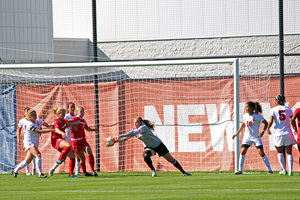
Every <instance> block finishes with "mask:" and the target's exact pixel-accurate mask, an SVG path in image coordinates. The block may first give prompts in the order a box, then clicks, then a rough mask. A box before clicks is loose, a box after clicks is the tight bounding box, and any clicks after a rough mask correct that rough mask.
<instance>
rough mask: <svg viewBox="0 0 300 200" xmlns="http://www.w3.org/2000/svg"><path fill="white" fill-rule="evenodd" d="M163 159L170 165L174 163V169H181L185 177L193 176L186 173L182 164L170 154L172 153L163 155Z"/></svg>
mask: <svg viewBox="0 0 300 200" xmlns="http://www.w3.org/2000/svg"><path fill="white" fill-rule="evenodd" d="M163 157H164V158H165V159H166V160H167V161H169V162H170V163H172V164H173V165H174V167H176V168H177V169H179V170H180V171H181V173H182V174H183V175H185V176H191V174H190V173H188V172H186V171H184V169H183V168H182V166H181V165H180V163H179V162H178V161H177V160H176V159H175V158H174V157H173V156H172V155H171V154H170V152H168V153H166V154H165V155H163Z"/></svg>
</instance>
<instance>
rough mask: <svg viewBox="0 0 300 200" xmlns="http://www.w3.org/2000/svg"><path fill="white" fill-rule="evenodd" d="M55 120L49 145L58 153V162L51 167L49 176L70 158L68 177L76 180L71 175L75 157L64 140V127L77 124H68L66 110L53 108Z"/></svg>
mask: <svg viewBox="0 0 300 200" xmlns="http://www.w3.org/2000/svg"><path fill="white" fill-rule="evenodd" d="M52 111H53V113H54V115H55V116H56V119H54V121H53V126H54V128H55V132H54V133H52V134H51V145H52V146H53V147H54V148H55V149H56V150H58V151H59V152H61V153H60V155H59V158H58V160H57V161H56V163H55V164H54V165H53V167H52V168H51V169H50V171H49V176H53V173H54V171H55V169H56V168H57V167H58V166H59V165H60V164H62V162H63V161H64V160H65V159H66V157H67V156H68V157H69V158H70V162H69V177H72V178H77V177H76V175H75V174H74V173H73V171H74V167H75V155H74V153H73V151H72V150H71V145H70V143H68V142H67V141H66V140H65V138H66V133H65V129H66V127H71V126H74V125H78V124H79V122H69V121H68V120H66V119H65V115H66V109H64V108H54V109H53V110H52Z"/></svg>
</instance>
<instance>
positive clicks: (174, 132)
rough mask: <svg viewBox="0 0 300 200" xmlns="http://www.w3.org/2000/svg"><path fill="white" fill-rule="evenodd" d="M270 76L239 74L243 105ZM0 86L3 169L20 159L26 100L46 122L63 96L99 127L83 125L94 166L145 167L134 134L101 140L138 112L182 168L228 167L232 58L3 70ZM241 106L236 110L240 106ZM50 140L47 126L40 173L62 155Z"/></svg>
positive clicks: (256, 164)
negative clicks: (109, 143) (221, 61)
mask: <svg viewBox="0 0 300 200" xmlns="http://www.w3.org/2000/svg"><path fill="white" fill-rule="evenodd" d="M221 73H222V74H225V75H224V76H220V74H221ZM269 82H270V78H269V77H268V76H262V75H258V76H255V75H253V76H248V77H241V78H240V91H241V93H240V99H241V105H243V103H244V102H246V101H248V100H252V101H259V102H261V103H263V102H264V101H265V100H266V99H267V98H268V88H269ZM1 88H2V98H3V99H5V101H3V104H2V106H1V107H2V110H3V113H2V114H3V115H2V117H3V118H5V117H6V119H7V118H8V119H9V120H6V124H3V125H2V129H6V128H9V129H10V130H6V131H7V134H6V135H7V137H6V144H5V145H2V146H1V152H4V153H2V154H1V163H2V164H1V169H0V170H1V172H2V173H5V172H9V171H10V170H11V169H13V168H14V167H15V166H16V165H17V164H18V163H20V162H21V161H22V160H24V157H25V156H24V148H23V145H19V144H16V138H15V134H16V124H17V123H18V121H19V120H20V119H21V118H23V116H24V109H25V107H30V108H33V109H34V110H36V111H37V114H38V117H39V118H41V119H43V120H44V121H45V122H47V123H49V124H51V123H52V122H53V120H54V118H55V116H54V115H53V114H52V113H51V112H50V110H51V109H53V108H55V107H66V105H67V103H69V102H74V103H75V105H76V107H77V106H83V107H84V108H85V116H84V118H85V120H86V121H87V124H88V126H90V127H92V128H94V127H97V126H98V125H99V133H98V132H88V131H86V137H87V141H88V143H89V144H90V146H91V148H92V150H93V153H94V156H95V159H96V164H95V165H96V166H95V168H96V169H98V170H99V169H100V170H101V171H148V170H149V169H148V166H147V165H146V164H145V163H144V160H143V156H142V152H143V145H142V143H141V141H139V140H138V139H136V138H131V139H130V140H128V141H126V142H124V143H118V144H116V145H115V146H113V147H111V148H106V147H105V143H104V141H105V139H106V138H107V137H109V136H117V135H119V134H124V133H127V132H129V131H130V130H131V129H132V128H133V127H134V125H133V119H134V118H135V117H137V116H140V117H142V118H144V119H148V120H150V121H152V122H154V123H155V134H156V135H157V136H158V137H159V138H160V139H161V140H162V141H163V142H164V144H165V145H166V146H167V148H168V149H169V151H170V153H171V154H172V155H173V157H175V158H176V159H177V160H178V161H179V163H181V165H182V166H183V168H184V169H185V170H188V171H225V170H234V140H232V139H231V137H232V135H233V134H234V121H233V114H234V113H233V102H234V101H233V96H234V95H233V91H234V79H233V65H229V64H218V65H216V64H209V65H180V66H178V65H176V66H172V65H167V66H143V67H110V68H108V67H107V68H82V69H81V68H79V69H78V68H74V69H73V68H68V69H55V70H53V69H46V70H45V69H44V70H38V69H26V70H25V69H22V70H2V71H1ZM240 112H241V113H240V116H242V113H243V109H240ZM4 113H5V116H4ZM98 122H99V124H97V123H98ZM8 135H10V136H8ZM265 138H267V137H265ZM50 141H51V139H50V133H49V134H43V135H42V136H41V137H40V145H39V150H40V151H41V153H42V159H43V171H44V172H48V170H49V169H50V168H51V166H52V165H53V164H54V163H55V161H56V160H57V159H58V156H59V154H60V153H59V152H58V151H57V150H55V149H54V148H53V147H52V146H51V143H50ZM264 144H265V141H264ZM267 148H268V147H267ZM4 149H5V150H4ZM253 149H254V148H253ZM2 150H3V151H2ZM254 150H255V149H254ZM247 156H249V157H251V159H250V158H249V159H248V160H251V163H250V164H248V163H247V162H246V163H245V168H246V169H254V170H264V165H263V163H262V161H261V160H259V159H260V158H258V157H259V155H258V154H257V153H256V152H253V153H252V152H249V153H248V154H247ZM252 157H253V159H252ZM256 158H258V159H256ZM152 160H153V164H154V167H155V168H156V169H157V170H163V171H174V170H176V168H175V167H174V166H173V165H172V164H170V163H168V162H167V161H166V160H165V159H163V158H162V157H159V156H157V155H156V156H153V157H152ZM68 162H69V159H68V158H67V159H66V162H65V163H64V164H63V165H61V166H60V167H59V168H58V169H57V170H56V172H68ZM87 169H88V171H89V167H87ZM24 171H25V170H24V169H22V170H21V172H24Z"/></svg>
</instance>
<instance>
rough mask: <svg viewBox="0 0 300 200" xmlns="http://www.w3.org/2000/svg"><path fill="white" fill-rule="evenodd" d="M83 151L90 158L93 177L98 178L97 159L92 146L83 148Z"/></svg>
mask: <svg viewBox="0 0 300 200" xmlns="http://www.w3.org/2000/svg"><path fill="white" fill-rule="evenodd" d="M83 150H84V152H86V153H87V155H88V156H87V158H88V162H89V165H90V169H91V171H92V174H93V176H98V174H97V173H96V171H95V158H94V155H93V151H92V148H91V146H90V145H87V146H85V147H83Z"/></svg>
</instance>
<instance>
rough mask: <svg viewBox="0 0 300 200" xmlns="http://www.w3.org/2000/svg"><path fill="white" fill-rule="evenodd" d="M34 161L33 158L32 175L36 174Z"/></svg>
mask: <svg viewBox="0 0 300 200" xmlns="http://www.w3.org/2000/svg"><path fill="white" fill-rule="evenodd" d="M35 163H36V160H35V157H34V158H33V159H32V175H35V174H36V164H35Z"/></svg>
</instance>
